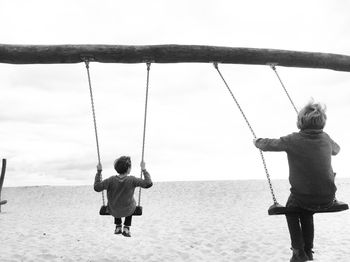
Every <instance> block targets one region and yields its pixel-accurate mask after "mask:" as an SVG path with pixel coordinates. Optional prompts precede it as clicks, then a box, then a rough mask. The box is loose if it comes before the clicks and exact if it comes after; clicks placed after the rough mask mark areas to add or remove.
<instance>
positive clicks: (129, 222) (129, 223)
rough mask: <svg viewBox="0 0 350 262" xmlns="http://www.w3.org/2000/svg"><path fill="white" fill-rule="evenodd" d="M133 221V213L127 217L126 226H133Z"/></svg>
mask: <svg viewBox="0 0 350 262" xmlns="http://www.w3.org/2000/svg"><path fill="white" fill-rule="evenodd" d="M131 221H132V215H131V216H128V217H125V220H124V226H127V227H130V226H131Z"/></svg>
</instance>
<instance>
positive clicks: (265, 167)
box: [214, 62, 277, 204]
mask: <svg viewBox="0 0 350 262" xmlns="http://www.w3.org/2000/svg"><path fill="white" fill-rule="evenodd" d="M214 67H215V69H216V70H217V71H218V73H219V75H220V77H221V79H222V80H223V82H224V84H225V85H226V88H227V90H228V91H229V92H230V94H231V96H232V98H233V100H234V101H235V103H236V105H237V107H238V109H239V111H240V112H241V114H242V116H243V118H244V120H245V122H246V124H247V125H248V128H249V130H250V132H251V133H252V135H253V137H254V138H255V139H256V138H257V137H256V135H255V132H254V130H253V128H252V126H251V125H250V123H249V121H248V119H247V117H246V115H245V114H244V112H243V110H242V108H241V106H240V104H239V103H238V100H237V99H236V97H235V96H234V94H233V92H232V91H231V89H230V87H229V85H228V84H227V82H226V80H225V78H224V77H223V75H222V74H221V72H220V70H219V66H218V63H216V62H215V63H214ZM259 151H260V156H261V160H262V162H263V165H264V170H265V173H266V178H267V181H268V184H269V187H270V192H271V196H272V200H273V202H274V204H277V200H276V196H275V193H274V190H273V187H272V182H271V178H270V174H269V171H268V169H267V165H266V161H265V157H264V154H263V152H262V151H261V150H260V149H259Z"/></svg>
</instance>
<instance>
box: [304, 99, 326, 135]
mask: <svg viewBox="0 0 350 262" xmlns="http://www.w3.org/2000/svg"><path fill="white" fill-rule="evenodd" d="M326 120H327V116H326V106H325V105H324V104H321V103H316V102H314V100H313V99H311V100H310V102H309V103H307V105H306V106H304V107H303V108H302V109H301V110H300V111H299V113H298V122H297V126H298V128H299V129H300V130H305V129H323V128H324V126H325V125H326Z"/></svg>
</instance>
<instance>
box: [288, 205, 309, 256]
mask: <svg viewBox="0 0 350 262" xmlns="http://www.w3.org/2000/svg"><path fill="white" fill-rule="evenodd" d="M286 218H287V223H288V229H289V234H290V239H291V242H292V247H293V248H295V249H301V250H311V249H312V248H313V243H314V218H313V213H312V212H304V213H300V214H288V215H286Z"/></svg>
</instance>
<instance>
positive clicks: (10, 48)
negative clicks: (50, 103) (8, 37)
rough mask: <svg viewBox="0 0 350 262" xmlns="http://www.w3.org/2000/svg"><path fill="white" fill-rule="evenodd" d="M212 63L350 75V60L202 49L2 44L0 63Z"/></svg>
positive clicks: (251, 50)
mask: <svg viewBox="0 0 350 262" xmlns="http://www.w3.org/2000/svg"><path fill="white" fill-rule="evenodd" d="M83 57H88V58H91V59H93V60H94V61H96V62H101V63H144V62H154V63H210V62H218V63H225V64H254V65H266V64H269V63H275V64H277V65H278V66H288V67H303V68H324V69H332V70H337V71H348V72H349V71H350V56H347V55H339V54H331V53H316V52H300V51H290V50H277V49H258V48H240V47H238V48H235V47H220V46H203V45H142V46H141V45H140V46H131V45H129V46H128V45H7V44H0V63H9V64H61V63H79V62H82V60H83Z"/></svg>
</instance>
